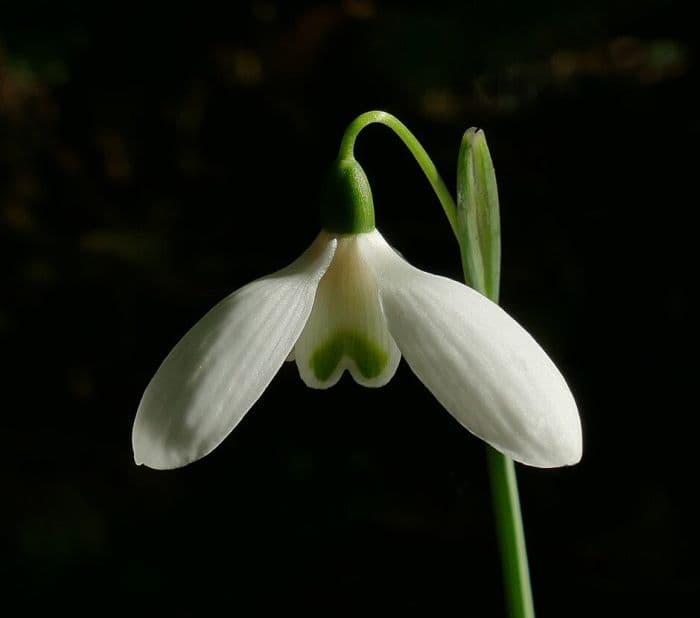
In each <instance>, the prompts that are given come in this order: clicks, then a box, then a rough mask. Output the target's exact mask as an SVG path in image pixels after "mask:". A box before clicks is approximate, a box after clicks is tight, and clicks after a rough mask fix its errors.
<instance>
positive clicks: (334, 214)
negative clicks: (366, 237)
mask: <svg viewBox="0 0 700 618" xmlns="http://www.w3.org/2000/svg"><path fill="white" fill-rule="evenodd" d="M321 226H322V227H323V229H324V230H326V231H327V232H331V233H334V234H362V233H363V232H371V231H372V230H373V229H374V203H373V201H372V189H371V188H370V186H369V180H367V175H366V174H365V171H364V170H363V169H362V166H360V164H359V163H358V162H357V161H356V160H355V158H354V157H352V156H348V157H344V158H340V159H337V160H336V161H335V163H334V164H333V166H332V167H331V169H330V171H329V172H328V175H327V177H326V183H325V185H324V188H323V193H322V195H321Z"/></svg>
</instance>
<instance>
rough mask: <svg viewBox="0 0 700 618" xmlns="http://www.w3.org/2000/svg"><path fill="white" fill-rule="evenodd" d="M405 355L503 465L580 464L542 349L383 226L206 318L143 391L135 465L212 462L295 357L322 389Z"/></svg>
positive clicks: (240, 294) (272, 278) (381, 374)
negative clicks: (420, 263) (393, 241)
mask: <svg viewBox="0 0 700 618" xmlns="http://www.w3.org/2000/svg"><path fill="white" fill-rule="evenodd" d="M402 354H403V356H404V357H405V358H406V361H407V362H408V365H409V366H410V367H411V369H412V370H413V372H414V373H415V374H416V375H417V376H418V378H419V379H420V380H421V381H422V382H423V383H424V384H425V385H426V386H427V387H428V389H429V390H430V391H431V392H432V393H433V395H434V396H435V398H436V399H437V400H438V401H439V402H440V403H441V404H442V405H443V406H444V407H445V408H446V409H447V410H448V411H449V412H450V413H451V414H452V415H453V416H454V417H455V418H456V419H457V420H458V421H459V422H460V423H461V424H462V425H463V426H464V427H466V428H467V429H468V430H469V431H471V432H472V433H473V434H475V435H477V436H478V437H480V438H482V439H483V440H485V441H486V442H488V443H489V444H491V445H492V446H494V447H495V448H497V449H498V450H500V451H502V452H503V453H505V454H506V455H508V456H510V457H512V458H513V459H515V460H517V461H520V462H522V463H525V464H529V465H532V466H539V467H555V466H562V465H568V464H574V463H576V462H577V461H579V459H580V458H581V425H580V420H579V416H578V412H577V409H576V403H575V402H574V399H573V397H572V395H571V392H570V391H569V388H568V386H567V385H566V382H565V381H564V378H563V377H562V375H561V374H560V373H559V371H558V369H557V368H556V366H555V365H554V363H553V362H552V361H551V360H550V358H549V357H548V356H547V354H546V353H545V352H544V351H543V350H542V348H540V346H539V345H538V344H537V343H536V342H535V340H534V339H533V338H532V337H531V336H530V335H529V334H528V333H527V332H526V331H525V330H524V329H523V328H522V327H521V326H520V325H519V324H518V323H517V322H515V320H513V319H512V318H511V317H510V316H509V315H508V314H507V313H506V312H505V311H503V310H502V309H501V308H500V307H499V306H498V305H496V304H494V303H492V302H491V301H489V300H487V299H486V298H485V297H484V296H482V295H480V294H479V293H477V292H475V291H474V290H472V289H471V288H469V287H467V286H465V285H463V284H461V283H458V282H456V281H453V280H451V279H447V278H444V277H439V276H436V275H431V274H428V273H426V272H423V271H421V270H418V269H417V268H414V267H413V266H411V265H410V264H408V262H406V261H405V260H404V259H403V258H402V257H401V256H399V255H398V253H396V252H395V251H394V250H393V249H392V248H391V247H390V246H389V245H388V244H387V243H386V241H385V240H384V238H383V237H382V235H381V234H380V233H379V232H378V231H377V230H376V229H373V230H372V231H369V232H365V233H360V234H347V235H345V234H331V233H328V232H325V231H324V232H321V233H320V234H319V236H318V237H317V238H316V240H315V241H314V242H313V244H312V245H311V247H310V248H309V249H308V250H307V251H306V252H305V253H304V254H303V255H302V256H301V257H299V259H297V260H296V261H295V262H293V263H292V264H290V265H289V266H288V267H287V268H285V269H283V270H280V271H278V272H276V273H274V274H272V275H269V276H267V277H264V278H262V279H258V280H257V281H254V282H252V283H250V284H248V285H246V286H244V287H242V288H241V289H239V290H238V291H236V292H234V293H233V294H231V295H230V296H229V297H227V298H226V299H224V300H223V301H221V302H220V303H219V304H218V305H216V306H215V307H214V308H213V309H212V310H211V311H210V312H209V313H207V314H206V315H205V316H204V317H203V318H202V319H201V320H200V321H199V322H198V323H197V324H196V325H195V326H194V327H193V328H192V329H191V330H190V331H189V332H188V333H187V334H186V335H185V336H184V337H183V338H182V340H181V341H180V342H179V343H178V344H177V345H176V346H175V348H174V349H173V350H172V352H171V353H170V354H169V355H168V357H167V358H166V359H165V361H164V362H163V364H162V365H161V366H160V368H159V369H158V371H157V373H156V375H155V376H154V377H153V379H152V380H151V383H150V384H149V385H148V388H147V389H146V392H145V393H144V395H143V398H142V400H141V404H140V405H139V409H138V413H137V415H136V420H135V422H134V429H133V447H134V456H135V459H136V462H137V463H143V464H146V465H147V466H150V467H152V468H158V469H165V468H177V467H179V466H184V465H186V464H188V463H191V462H193V461H195V460H197V459H199V458H201V457H204V456H205V455H206V454H208V453H209V452H211V451H212V450H213V449H214V448H216V447H217V446H218V445H219V444H220V443H221V442H222V440H224V438H225V437H226V436H227V435H228V434H229V433H230V432H231V431H232V430H233V428H234V427H235V426H236V425H237V424H238V423H239V421H240V420H241V419H242V418H243V416H244V415H245V413H246V412H248V410H249V409H250V408H251V406H252V405H253V404H254V403H255V402H256V401H257V399H258V398H259V397H260V395H261V394H262V392H263V391H264V390H265V388H266V387H267V385H268V384H269V383H270V381H271V380H272V378H273V377H274V376H275V374H276V373H277V371H278V370H279V369H280V367H281V366H282V364H283V363H284V362H285V360H286V359H290V360H291V359H292V358H293V359H294V360H295V361H296V364H297V367H298V368H299V373H300V374H301V378H302V379H303V380H304V382H305V383H306V384H307V385H308V386H311V387H313V388H328V387H329V386H332V385H333V384H335V383H336V382H337V381H338V380H339V379H340V376H341V375H342V373H343V372H344V371H345V370H348V371H349V373H350V374H351V375H352V377H353V378H354V379H355V381H357V382H358V383H360V384H362V385H364V386H382V385H384V384H386V383H387V382H388V381H389V380H390V379H391V378H392V376H393V375H394V373H395V372H396V369H397V367H398V364H399V361H400V359H401V355H402Z"/></svg>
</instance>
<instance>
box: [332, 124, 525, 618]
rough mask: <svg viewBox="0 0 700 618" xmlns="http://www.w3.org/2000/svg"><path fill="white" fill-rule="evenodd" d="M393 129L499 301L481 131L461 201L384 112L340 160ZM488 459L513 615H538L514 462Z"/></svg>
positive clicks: (492, 201)
mask: <svg viewBox="0 0 700 618" xmlns="http://www.w3.org/2000/svg"><path fill="white" fill-rule="evenodd" d="M375 123H376V124H382V125H384V126H386V127H388V128H389V129H391V130H392V131H393V132H394V133H395V134H396V135H397V136H398V137H399V138H400V139H401V141H402V142H403V143H404V144H405V145H406V147H407V148H408V150H409V151H410V152H411V154H412V155H413V157H414V158H415V160H416V162H417V163H418V165H419V166H420V168H421V170H422V171H423V173H424V174H425V176H426V178H427V179H428V181H429V182H430V185H431V186H432V187H433V190H434V191H435V194H436V195H437V197H438V199H439V201H440V204H441V205H442V209H443V211H444V212H445V215H446V216H447V220H448V221H449V223H450V227H451V228H452V231H453V233H454V235H455V237H456V238H457V242H458V244H459V248H460V253H461V257H462V269H463V271H464V279H465V282H466V283H467V284H468V285H470V286H471V287H472V288H474V289H475V290H477V291H478V292H480V293H481V294H483V295H484V296H486V297H487V298H488V299H489V300H492V301H493V302H495V303H498V296H499V286H500V272H501V236H500V213H499V204H498V190H497V185H496V175H495V171H494V167H493V162H492V160H491V155H490V153H489V149H488V146H487V144H486V138H485V137H484V133H483V131H477V130H476V129H474V128H471V129H468V130H467V131H466V132H465V134H464V137H463V138H462V144H461V147H460V151H459V158H458V168H457V203H456V204H455V201H454V200H453V199H452V195H451V194H450V191H449V189H448V188H447V186H446V185H445V182H444V181H443V180H442V178H441V176H440V174H439V173H438V171H437V168H436V167H435V164H434V163H433V161H432V160H431V158H430V156H429V155H428V153H427V152H426V151H425V149H424V148H423V146H422V145H421V144H420V142H419V141H418V140H417V139H416V137H415V136H414V135H413V133H411V131H409V129H408V128H407V127H406V125H404V124H403V123H402V122H401V121H400V120H399V119H398V118H396V117H394V116H392V115H391V114H388V113H387V112H382V111H370V112H366V113H364V114H361V115H360V116H358V117H357V118H355V120H353V122H352V123H350V125H349V126H348V128H347V129H346V131H345V134H344V135H343V139H342V142H341V145H340V153H339V155H338V160H339V161H343V160H353V161H354V145H355V141H356V139H357V137H358V135H359V134H360V132H361V131H362V130H363V129H364V128H365V127H367V126H368V125H370V124H375ZM487 460H488V469H489V477H490V482H491V493H492V499H493V509H494V517H495V520H496V521H495V524H496V535H497V538H498V545H499V550H500V554H501V564H502V571H503V582H504V588H505V596H506V605H507V608H508V615H509V616H510V618H534V615H535V610H534V605H533V599H532V587H531V584H530V572H529V568H528V559H527V549H526V546H525V531H524V528H523V521H522V513H521V509H520V497H519V494H518V483H517V478H516V473H515V465H514V463H513V460H512V459H511V458H510V457H508V456H506V455H503V454H502V453H500V452H499V451H497V450H496V449H494V448H493V447H491V446H487Z"/></svg>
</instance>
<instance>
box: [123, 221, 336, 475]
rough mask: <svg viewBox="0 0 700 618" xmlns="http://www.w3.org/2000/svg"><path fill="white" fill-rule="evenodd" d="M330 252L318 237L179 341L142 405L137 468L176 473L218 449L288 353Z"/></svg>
mask: <svg viewBox="0 0 700 618" xmlns="http://www.w3.org/2000/svg"><path fill="white" fill-rule="evenodd" d="M336 244H337V243H336V240H335V239H333V238H331V237H330V236H328V235H327V234H324V233H322V234H320V235H319V236H318V237H317V239H316V240H315V241H314V243H313V244H312V245H311V247H309V249H308V250H307V251H306V252H305V253H304V254H302V255H301V257H299V259H297V260H296V261H295V262H293V263H292V264H290V265H289V266H288V267H287V268H284V269H283V270H280V271H278V272H276V273H274V274H272V275H269V276H267V277H264V278H262V279H258V280H257V281H253V282H252V283H249V284H248V285H246V286H244V287H242V288H241V289H239V290H237V291H236V292H234V293H233V294H231V295H230V296H228V297H227V298H225V299H224V300H222V301H221V302H220V303H219V304H218V305H216V306H215V307H214V308H213V309H212V310H211V311H209V313H207V314H206V315H205V316H204V317H203V318H202V319H201V320H200V321H199V322H198V323H197V324H196V325H195V326H194V327H193V328H192V329H191V330H190V331H189V332H188V333H187V334H186V335H185V336H184V337H183V338H182V339H181V340H180V342H179V343H178V344H177V345H176V346H175V347H174V348H173V350H172V351H171V352H170V354H169V355H168V357H167V358H166V359H165V361H163V364H162V365H161V366H160V368H159V369H158V371H157V372H156V374H155V376H154V377H153V379H152V380H151V382H150V384H149V385H148V387H147V388H146V392H145V393H144V395H143V398H142V399H141V403H140V405H139V409H138V412H137V414H136V420H135V421H134V428H133V434H132V442H133V447H134V458H135V460H136V463H139V464H141V463H143V464H146V465H147V466H149V467H151V468H157V469H167V468H177V467H180V466H184V465H186V464H188V463H191V462H193V461H195V460H197V459H199V458H201V457H204V455H207V454H208V453H209V452H211V451H212V450H213V449H214V448H216V447H217V446H218V445H219V444H220V443H221V441H222V440H223V439H224V438H225V437H226V436H227V435H228V434H229V433H230V432H231V430H232V429H233V428H234V427H235V426H236V425H237V424H238V422H239V421H240V420H241V418H243V415H244V414H245V413H246V412H247V411H248V410H249V409H250V407H251V406H252V405H253V404H254V403H255V402H256V401H257V399H258V398H259V397H260V395H261V394H262V392H263V391H264V390H265V388H267V385H268V384H269V383H270V381H271V380H272V378H273V377H274V376H275V374H276V373H277V371H278V370H279V368H280V366H281V365H282V364H283V363H284V360H285V359H286V357H287V355H288V354H289V352H290V351H291V349H292V347H293V346H294V343H295V342H296V340H297V338H298V337H299V334H300V333H301V331H302V329H303V328H304V325H305V324H306V320H307V319H308V317H309V313H310V312H311V307H312V306H313V302H314V296H315V293H316V288H317V287H318V282H319V281H320V279H321V277H322V276H323V274H324V272H325V271H326V269H327V268H328V265H329V264H330V262H331V260H332V259H333V254H334V252H335V248H336Z"/></svg>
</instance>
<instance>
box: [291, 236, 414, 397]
mask: <svg viewBox="0 0 700 618" xmlns="http://www.w3.org/2000/svg"><path fill="white" fill-rule="evenodd" d="M361 236H364V234H359V235H352V236H341V237H340V238H339V239H338V249H337V250H336V252H335V256H334V258H333V263H332V264H331V266H330V267H329V268H328V270H327V271H326V274H325V275H324V276H323V279H322V280H321V284H320V285H319V286H318V292H317V293H316V300H315V301H314V308H313V311H312V312H311V316H310V317H309V320H308V322H307V323H306V326H305V327H304V331H303V332H302V334H301V336H300V337H299V341H298V342H297V344H296V346H295V348H294V356H295V360H296V363H297V367H298V368H299V374H300V375H301V378H302V380H304V382H305V383H306V384H307V385H308V386H310V387H312V388H328V387H330V386H333V385H334V384H335V383H336V382H337V381H338V380H339V379H340V376H341V375H342V374H343V372H344V371H345V370H346V369H347V370H348V371H349V372H350V374H351V375H352V377H353V378H354V379H355V381H356V382H357V383H359V384H362V385H363V386H371V387H378V386H383V385H384V384H386V383H387V382H388V381H389V380H391V378H392V377H393V375H394V373H396V368H397V367H398V365H399V361H400V360H401V352H399V349H398V347H397V346H396V343H395V342H394V340H393V339H392V337H391V335H390V334H389V330H388V328H387V324H386V319H385V317H384V313H383V312H382V308H381V305H380V303H379V290H378V289H377V282H376V281H375V278H374V273H373V272H372V270H371V269H370V268H369V267H368V265H367V263H366V262H365V260H364V258H363V256H362V254H361V252H360V250H359V245H358V238H360V237H361Z"/></svg>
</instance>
